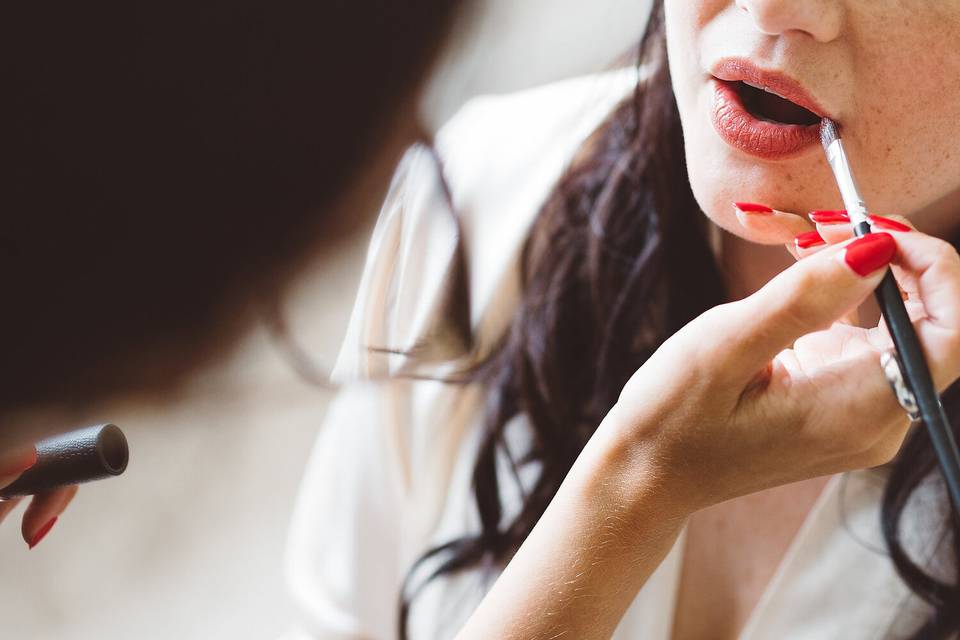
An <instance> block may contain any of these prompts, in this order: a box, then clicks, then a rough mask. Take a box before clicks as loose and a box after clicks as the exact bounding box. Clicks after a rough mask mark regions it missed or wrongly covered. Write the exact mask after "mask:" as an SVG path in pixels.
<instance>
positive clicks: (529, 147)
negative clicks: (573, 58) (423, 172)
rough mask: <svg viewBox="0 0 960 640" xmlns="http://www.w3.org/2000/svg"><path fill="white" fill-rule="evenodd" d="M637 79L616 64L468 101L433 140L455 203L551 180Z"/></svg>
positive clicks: (468, 202)
mask: <svg viewBox="0 0 960 640" xmlns="http://www.w3.org/2000/svg"><path fill="white" fill-rule="evenodd" d="M637 78H638V72H637V70H636V69H619V70H615V71H610V72H607V73H602V74H595V75H589V76H583V77H579V78H573V79H568V80H563V81H560V82H555V83H552V84H548V85H544V86H541V87H536V88H533V89H527V90H524V91H519V92H515V93H510V94H505V95H487V96H480V97H477V98H474V99H472V100H470V101H469V102H467V103H466V104H465V105H464V106H463V107H462V108H461V109H460V111H458V112H457V114H456V115H455V116H454V117H453V118H452V119H451V120H450V121H449V122H448V123H447V124H446V125H444V127H443V128H442V129H441V130H440V131H439V132H438V134H437V137H436V147H437V150H438V152H439V155H440V157H441V158H442V160H443V167H444V172H445V176H446V178H447V180H448V182H449V183H450V188H451V192H452V194H453V196H454V202H455V204H457V205H463V206H465V207H467V208H468V209H469V208H470V207H471V206H476V205H482V204H483V203H484V202H486V197H488V196H489V195H490V194H491V193H493V192H498V193H499V194H500V196H501V197H510V196H511V195H516V191H517V190H518V185H520V184H529V182H530V181H531V180H535V179H536V178H537V177H541V176H542V179H547V180H550V181H551V182H552V181H555V180H556V179H557V178H558V177H559V175H560V173H561V172H562V170H563V169H564V168H565V166H566V165H567V164H568V163H569V161H570V159H571V158H572V157H573V155H574V154H575V153H576V151H577V149H578V148H579V146H580V145H581V144H582V143H583V141H584V140H585V139H586V138H587V137H588V136H589V135H590V134H591V133H592V132H593V131H594V130H595V129H596V128H597V127H598V126H599V125H600V124H601V123H602V122H603V120H604V119H605V118H606V117H607V116H608V115H609V114H610V112H611V111H612V110H613V108H614V107H615V106H616V105H617V104H618V103H619V102H620V101H622V100H623V99H624V98H625V97H627V96H628V95H629V94H630V92H631V90H632V89H633V88H634V87H635V86H636V84H637ZM468 214H469V212H468Z"/></svg>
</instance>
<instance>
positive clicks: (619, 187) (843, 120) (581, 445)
mask: <svg viewBox="0 0 960 640" xmlns="http://www.w3.org/2000/svg"><path fill="white" fill-rule="evenodd" d="M957 35H960V7H957V6H946V5H943V4H937V5H935V6H934V5H932V4H926V5H923V6H919V5H918V6H914V5H911V6H910V7H909V8H906V7H905V6H903V5H900V4H896V3H877V2H873V1H871V0H825V1H818V2H785V1H783V0H737V1H736V2H734V1H731V0H695V1H690V0H664V1H663V2H662V3H658V5H657V6H656V8H655V10H654V14H653V17H652V18H651V21H650V24H649V25H648V28H647V33H646V35H645V37H644V40H643V44H642V46H641V56H642V64H641V67H640V70H641V76H640V82H639V84H636V82H635V79H634V78H631V77H629V74H624V73H618V74H613V75H607V76H605V77H603V78H600V79H588V80H581V81H577V82H574V83H567V84H564V85H560V86H556V87H550V88H545V89H542V90H539V91H536V92H531V93H529V94H524V95H522V96H518V97H515V98H504V99H488V100H486V101H481V102H478V103H475V104H474V105H472V106H471V107H469V108H468V109H466V110H465V111H464V112H463V113H461V114H460V115H459V116H458V117H457V118H456V119H455V120H454V122H452V123H451V124H450V125H449V127H448V128H447V129H446V131H445V132H444V133H443V135H441V136H440V137H439V139H438V144H437V150H438V153H439V157H440V158H442V159H443V161H444V170H445V175H446V177H447V181H448V185H449V188H450V196H451V197H450V200H451V202H452V208H453V209H454V210H456V212H457V214H458V215H459V216H460V217H459V225H458V226H459V228H456V227H457V225H454V224H453V223H452V222H451V221H450V219H449V218H446V217H445V214H446V207H445V202H444V198H443V196H444V191H443V189H442V188H441V187H440V186H439V183H438V181H437V178H436V171H437V169H436V167H435V166H434V165H432V164H431V163H430V158H429V154H428V153H426V152H424V151H422V150H421V151H413V152H411V155H409V156H408V158H407V160H406V161H405V163H404V165H403V166H402V168H401V172H400V174H399V176H398V178H397V181H396V182H395V186H394V189H393V191H392V193H391V196H390V197H389V198H388V203H387V206H386V207H385V210H384V213H383V215H382V217H381V222H380V224H379V226H378V229H377V231H376V232H375V236H374V240H373V243H372V246H371V252H370V257H369V262H368V269H367V273H366V275H365V277H364V281H363V283H362V285H361V293H360V297H359V299H358V305H357V308H356V311H355V315H354V318H353V323H352V326H351V329H350V331H349V332H348V336H347V342H346V345H345V349H344V352H343V353H342V355H341V362H340V366H339V369H338V374H339V375H340V376H341V377H342V378H347V377H349V376H350V375H358V376H360V377H363V378H374V379H376V378H379V377H382V376H385V375H388V374H398V373H399V374H407V375H406V378H405V379H403V380H394V381H380V382H377V381H376V380H372V381H368V382H357V383H356V384H354V385H352V386H350V387H348V388H347V389H346V390H345V391H344V392H343V394H342V396H341V398H340V399H339V401H338V402H337V403H336V405H335V406H334V407H333V409H332V411H331V414H330V416H329V419H328V425H327V430H326V431H325V432H324V433H323V434H322V435H321V439H320V441H319V443H318V445H317V449H316V451H315V453H314V458H313V461H312V463H311V468H310V470H309V473H308V476H307V479H306V481H305V486H306V490H305V491H304V494H303V496H302V498H301V505H300V509H299V512H298V514H297V516H296V518H295V520H294V529H293V534H292V537H291V541H292V544H291V552H290V559H289V563H288V570H289V573H290V578H291V583H292V586H293V590H294V593H295V595H296V596H297V598H298V601H299V602H300V603H301V605H302V606H303V609H304V613H305V616H304V620H305V624H304V629H305V634H307V635H309V634H310V633H311V632H312V634H313V635H314V636H315V637H323V638H329V637H377V638H381V637H391V636H394V635H396V633H397V629H398V627H399V633H400V634H401V635H406V636H407V637H410V638H428V637H451V636H453V635H454V634H455V633H456V632H457V630H459V631H460V634H459V636H458V637H462V638H556V637H570V638H578V639H580V638H605V637H610V636H611V635H614V637H617V638H644V639H647V638H663V639H666V638H674V639H688V638H732V637H738V636H739V637H741V638H773V637H790V638H824V637H844V638H881V637H882V638H886V637H891V638H893V637H914V638H947V637H952V636H954V635H955V634H956V633H957V632H958V630H960V595H958V594H960V591H958V586H957V561H956V553H955V552H956V550H957V545H958V542H957V541H958V540H960V537H958V536H957V535H955V534H956V532H957V522H958V520H957V518H956V514H952V513H950V511H949V506H948V503H947V502H946V499H945V497H944V496H943V492H942V488H941V483H940V480H939V476H938V475H937V473H936V467H935V463H934V459H933V454H932V452H931V449H930V444H929V441H928V439H927V437H926V434H925V432H924V431H923V430H922V429H912V430H911V428H910V424H909V419H908V418H907V417H906V416H905V414H904V412H903V410H902V409H901V408H900V407H899V405H898V404H897V402H896V400H895V398H894V396H893V394H892V392H891V390H890V388H889V385H888V383H887V381H886V379H885V378H884V375H883V373H882V371H881V369H880V365H879V359H880V355H881V353H882V352H883V351H884V350H886V349H888V348H889V347H890V342H889V338H888V337H887V335H886V333H885V331H884V329H883V327H882V325H879V324H878V323H879V317H878V312H877V309H876V308H875V306H873V304H872V303H871V302H870V293H871V291H872V290H873V289H874V288H875V287H876V285H877V283H878V282H879V280H880V278H881V276H882V275H883V273H884V272H885V269H886V267H887V265H888V264H892V265H893V268H894V270H895V272H896V274H897V275H898V278H899V280H900V283H901V286H902V287H903V289H904V290H905V294H906V295H907V296H908V307H909V308H910V309H911V310H912V313H913V314H914V318H915V320H916V324H917V328H918V331H919V333H920V335H921V340H922V341H923V343H924V346H925V348H926V350H927V355H928V359H929V360H930V363H931V366H932V368H933V370H934V376H935V378H936V382H937V384H938V387H939V388H940V389H941V390H946V395H945V401H946V404H947V406H948V408H949V411H950V413H951V415H952V417H953V419H954V421H955V423H956V422H960V415H958V414H960V405H958V402H957V398H956V391H957V390H956V389H955V388H952V387H951V384H952V383H953V382H954V380H955V379H956V378H957V377H958V374H960V259H958V256H957V253H956V251H955V250H954V249H953V247H952V246H951V245H950V244H948V243H947V242H945V241H943V240H941V239H938V237H939V238H951V237H956V236H957V235H958V233H960V229H958V228H957V225H958V221H960V218H958V215H957V211H958V210H960V179H958V178H957V176H958V175H960V172H958V169H960V166H958V163H960V159H958V158H957V157H956V154H954V153H953V149H952V146H953V142H954V140H955V139H956V137H957V136H958V135H960V130H958V128H957V126H958V125H957V124H956V123H957V122H960V118H958V116H960V88H958V87H957V86H956V83H955V82H954V80H955V78H956V77H957V73H958V71H960V53H957V51H956V50H955V47H954V46H953V43H954V42H955V40H956V36H957ZM665 54H669V55H668V56H667V55H665ZM746 82H749V83H750V84H751V85H757V87H760V88H756V87H753V86H750V85H748V84H746ZM634 86H635V87H636V89H635V90H634V89H633V88H632V87H634ZM763 87H772V88H773V89H774V90H776V91H777V93H780V94H781V95H783V96H787V97H788V98H790V99H785V98H783V97H779V96H775V95H771V94H770V93H769V92H767V91H764V90H763ZM621 99H623V101H622V102H621V103H620V104H619V106H616V107H613V106H612V105H613V103H616V102H617V101H619V100H621ZM920 105H922V109H921V108H920ZM611 109H612V112H611ZM821 115H829V116H831V117H832V118H834V119H835V120H837V121H838V122H839V123H840V124H841V126H842V128H843V132H844V140H845V141H846V142H847V147H848V149H850V154H851V156H852V157H853V158H854V162H855V163H856V170H857V175H858V177H859V178H860V181H861V183H862V185H861V186H862V187H863V190H864V192H865V193H866V194H868V198H869V200H870V202H871V205H872V206H873V207H875V208H876V210H877V211H884V212H902V213H904V214H905V215H906V216H907V217H906V218H896V217H891V216H876V217H874V219H873V224H874V229H875V231H877V232H878V233H877V234H875V236H874V237H872V238H869V239H859V240H853V239H852V237H851V236H852V233H851V229H850V225H849V223H848V221H846V220H845V219H844V216H843V214H842V212H838V211H836V210H835V209H836V207H837V206H838V205H839V195H838V193H837V190H836V187H835V185H834V184H833V181H832V178H831V175H830V172H829V169H828V168H827V166H826V163H825V161H824V159H823V152H822V150H821V149H820V148H819V142H818V140H817V138H816V135H815V131H816V122H817V121H818V119H819V116H821ZM601 120H603V121H602V123H600V121H601ZM598 124H599V127H597V125H598ZM810 127H812V129H811V128H810ZM593 129H595V131H594V132H593V133H592V134H590V135H588V133H589V132H590V131H591V130H593ZM811 131H813V132H814V135H812V136H811V135H810V132H811ZM681 149H682V150H683V151H684V152H685V153H681ZM565 165H569V166H568V168H567V169H566V170H565V171H564V172H563V174H562V176H560V172H561V169H562V167H564V166H565ZM558 176H560V177H559V181H557V178H558ZM553 183H555V185H554V186H553V187H552V188H548V185H550V184H553ZM732 202H739V203H740V204H739V206H738V207H733V206H731V203H732ZM815 210H819V212H818V213H815V214H814V215H812V216H808V215H807V214H808V212H811V211H815ZM700 211H702V212H703V213H705V214H706V218H703V217H702V216H700V213H699V212H700ZM445 225H446V226H445ZM457 237H459V238H460V239H461V240H462V243H461V244H460V245H457V244H456V243H455V242H454V239H455V238H457ZM784 244H786V245H787V246H788V248H789V249H790V251H791V252H792V253H793V254H794V255H793V256H791V254H790V253H788V252H786V251H784V249H783V245H784ZM521 246H522V251H520V252H514V249H518V248H519V247H521ZM796 258H799V259H796ZM458 284H460V285H463V286H462V287H458V286H457V285H458ZM464 290H467V291H469V294H470V296H469V300H466V299H465V296H464V295H463V292H464ZM464 328H466V329H469V333H468V332H465V331H464V330H463V329H464ZM465 335H468V336H469V338H471V342H469V343H466V342H465V338H464V336H465ZM884 547H886V548H884ZM398 622H399V625H398Z"/></svg>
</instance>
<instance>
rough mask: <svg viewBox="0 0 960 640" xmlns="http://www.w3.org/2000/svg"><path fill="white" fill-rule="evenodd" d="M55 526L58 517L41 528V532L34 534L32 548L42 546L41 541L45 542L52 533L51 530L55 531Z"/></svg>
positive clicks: (31, 541) (31, 542)
mask: <svg viewBox="0 0 960 640" xmlns="http://www.w3.org/2000/svg"><path fill="white" fill-rule="evenodd" d="M55 524H57V516H54V517H53V518H51V519H50V521H49V522H48V523H47V524H45V525H43V526H42V527H40V530H39V531H37V532H36V533H35V534H33V538H32V539H31V540H30V548H31V549H33V548H34V547H35V546H37V545H38V544H40V541H41V540H43V539H44V538H45V537H46V536H47V534H48V533H50V529H53V525H55Z"/></svg>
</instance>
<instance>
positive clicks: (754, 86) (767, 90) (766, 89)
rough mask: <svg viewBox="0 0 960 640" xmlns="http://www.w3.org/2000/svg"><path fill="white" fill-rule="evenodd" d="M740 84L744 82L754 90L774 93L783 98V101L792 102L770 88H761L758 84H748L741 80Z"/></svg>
mask: <svg viewBox="0 0 960 640" xmlns="http://www.w3.org/2000/svg"><path fill="white" fill-rule="evenodd" d="M740 82H742V83H743V84H745V85H747V86H748V87H753V88H754V89H760V91H766V92H767V93H772V94H773V95H775V96H777V97H778V98H781V99H783V100H786V101H787V102H791V100H790V99H789V98H785V97H783V96H782V95H780V94H779V93H777V92H776V91H773V90H772V89H771V88H770V87H762V86H760V85H758V84H753V83H752V82H747V81H746V80H741V81H740Z"/></svg>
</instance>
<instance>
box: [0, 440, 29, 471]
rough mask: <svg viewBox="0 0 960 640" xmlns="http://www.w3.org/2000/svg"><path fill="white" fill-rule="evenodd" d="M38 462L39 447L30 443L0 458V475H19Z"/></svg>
mask: <svg viewBox="0 0 960 640" xmlns="http://www.w3.org/2000/svg"><path fill="white" fill-rule="evenodd" d="M35 464H37V449H36V448H35V447H34V446H33V445H30V446H29V447H25V448H23V449H20V450H18V451H14V452H12V453H11V454H9V455H5V456H3V458H2V459H0V476H13V475H18V474H21V473H23V472H24V471H26V470H27V469H29V468H30V467H32V466H33V465H35Z"/></svg>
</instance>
